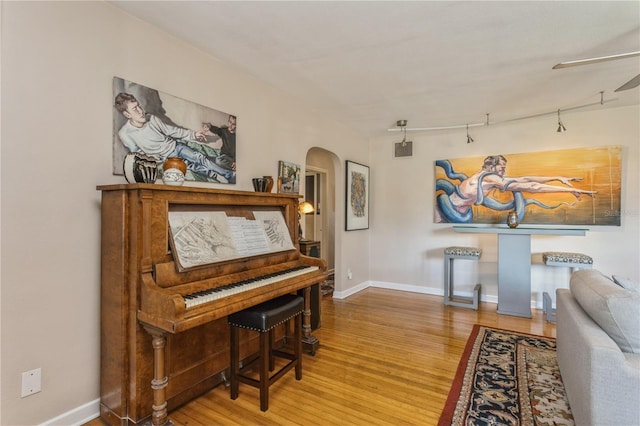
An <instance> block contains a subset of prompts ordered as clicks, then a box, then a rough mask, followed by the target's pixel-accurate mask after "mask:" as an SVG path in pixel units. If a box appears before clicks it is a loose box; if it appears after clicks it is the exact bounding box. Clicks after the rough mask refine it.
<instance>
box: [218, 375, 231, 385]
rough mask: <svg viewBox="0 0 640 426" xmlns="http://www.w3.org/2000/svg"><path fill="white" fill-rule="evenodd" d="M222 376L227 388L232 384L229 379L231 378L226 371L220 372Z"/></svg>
mask: <svg viewBox="0 0 640 426" xmlns="http://www.w3.org/2000/svg"><path fill="white" fill-rule="evenodd" d="M220 378H221V379H222V382H223V383H224V387H225V388H228V387H229V386H231V382H230V381H229V379H227V376H226V375H225V374H224V371H222V372H221V373H220Z"/></svg>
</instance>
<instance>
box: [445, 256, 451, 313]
mask: <svg viewBox="0 0 640 426" xmlns="http://www.w3.org/2000/svg"><path fill="white" fill-rule="evenodd" d="M450 283H451V259H450V258H449V257H447V256H445V257H444V304H445V306H446V305H449V299H450V298H451V284H450Z"/></svg>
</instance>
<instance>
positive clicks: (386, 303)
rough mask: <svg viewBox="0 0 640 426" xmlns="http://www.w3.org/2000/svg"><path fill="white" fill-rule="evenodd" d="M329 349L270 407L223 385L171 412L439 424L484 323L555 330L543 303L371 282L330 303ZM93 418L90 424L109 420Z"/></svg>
mask: <svg viewBox="0 0 640 426" xmlns="http://www.w3.org/2000/svg"><path fill="white" fill-rule="evenodd" d="M322 309H323V311H322V325H321V327H320V328H319V329H318V330H315V331H314V333H313V334H314V335H315V336H316V337H317V338H318V339H319V340H320V348H319V350H318V352H317V353H316V355H315V356H314V357H312V356H310V355H305V356H304V360H303V378H302V380H301V381H296V380H295V377H294V374H293V371H291V372H290V373H288V374H287V375H286V376H285V377H283V378H282V379H280V381H278V382H277V383H275V384H274V385H273V386H271V389H270V398H269V410H268V411H267V412H266V413H263V412H261V411H260V408H259V405H260V404H259V396H258V390H257V389H254V388H252V387H249V386H243V385H242V384H241V385H240V396H239V397H238V399H237V400H235V401H232V400H230V399H229V390H228V389H227V388H225V387H223V386H220V387H217V388H215V389H213V390H212V391H210V392H209V393H207V394H205V395H203V396H201V397H199V398H198V399H196V400H193V401H191V402H190V403H188V404H186V405H184V406H182V407H181V408H179V409H177V410H175V411H173V412H171V413H169V418H170V419H171V420H172V421H173V423H174V424H175V425H176V426H212V425H312V424H316V425H338V424H340V425H401V424H404V425H434V424H436V423H437V421H438V418H439V416H440V412H441V411H442V408H443V407H444V403H445V400H446V398H447V395H448V393H449V388H450V386H451V382H452V380H453V377H454V374H455V371H456V368H457V366H458V361H459V360H460V356H461V355H462V351H463V349H464V346H465V343H466V341H467V338H468V336H469V333H470V332H471V328H472V327H473V325H474V324H476V323H478V324H483V325H486V326H491V327H496V328H503V329H507V330H515V331H520V332H525V333H531V334H538V335H544V336H550V337H555V333H556V330H555V325H554V324H551V323H547V322H545V321H544V318H543V315H542V312H541V311H534V312H533V318H532V319H525V318H518V317H512V316H506V315H498V314H496V305H495V304H491V303H482V304H481V306H480V309H479V310H478V311H477V312H476V311H473V310H471V309H464V308H457V307H445V306H444V305H443V301H442V297H438V296H430V295H423V294H417V293H408V292H402V291H394V290H385V289H376V288H369V289H367V290H364V291H361V292H359V293H357V294H355V295H353V296H350V297H348V298H347V299H344V300H338V299H325V300H323V302H322ZM102 425H103V423H102V422H101V421H100V420H99V419H96V420H93V421H91V422H89V423H87V424H86V426H102Z"/></svg>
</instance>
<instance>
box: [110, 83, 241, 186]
mask: <svg viewBox="0 0 640 426" xmlns="http://www.w3.org/2000/svg"><path fill="white" fill-rule="evenodd" d="M236 121H237V120H236V116H235V115H231V114H227V113H225V112H221V111H217V110H215V109H211V108H207V107H205V106H202V105H198V104H196V103H193V102H190V101H187V100H184V99H180V98H177V97H175V96H172V95H168V94H166V93H163V92H160V91H158V90H156V89H152V88H149V87H146V86H143V85H141V84H138V83H134V82H131V81H127V80H124V79H122V78H119V77H114V78H113V174H115V175H122V174H124V172H123V162H124V158H125V156H126V155H127V154H128V153H130V152H139V153H143V154H146V156H147V157H151V158H153V159H155V161H156V162H157V164H158V169H159V170H160V174H161V173H162V164H163V163H164V162H165V160H166V159H167V158H169V157H179V158H181V159H182V160H184V162H185V163H186V164H187V173H186V174H185V180H192V181H201V182H217V183H231V184H234V183H236V129H237V128H236Z"/></svg>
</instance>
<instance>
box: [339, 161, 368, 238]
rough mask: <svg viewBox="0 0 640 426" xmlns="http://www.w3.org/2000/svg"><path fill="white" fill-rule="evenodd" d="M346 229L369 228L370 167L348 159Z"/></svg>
mask: <svg viewBox="0 0 640 426" xmlns="http://www.w3.org/2000/svg"><path fill="white" fill-rule="evenodd" d="M346 197H347V198H346V202H345V212H346V220H345V229H346V230H347V231H355V230H358V229H368V228H369V167H368V166H365V165H362V164H358V163H354V162H353V161H348V160H347V179H346Z"/></svg>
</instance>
